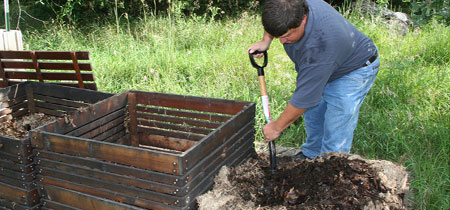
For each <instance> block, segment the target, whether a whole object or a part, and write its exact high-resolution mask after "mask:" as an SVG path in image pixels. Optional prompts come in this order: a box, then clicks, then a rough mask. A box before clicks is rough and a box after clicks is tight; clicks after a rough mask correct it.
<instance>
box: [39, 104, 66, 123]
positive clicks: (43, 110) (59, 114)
mask: <svg viewBox="0 0 450 210" xmlns="http://www.w3.org/2000/svg"><path fill="white" fill-rule="evenodd" d="M36 112H39V113H44V114H46V115H52V116H55V117H63V116H64V115H65V113H64V112H62V111H57V110H54V109H46V108H43V107H36ZM50 124H51V123H50Z"/></svg>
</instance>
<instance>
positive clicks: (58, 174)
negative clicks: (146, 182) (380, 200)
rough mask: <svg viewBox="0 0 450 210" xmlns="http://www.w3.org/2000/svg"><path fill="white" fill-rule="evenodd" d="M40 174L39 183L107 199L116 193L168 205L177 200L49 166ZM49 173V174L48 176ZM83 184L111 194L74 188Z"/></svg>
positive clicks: (173, 197) (113, 197)
mask: <svg viewBox="0 0 450 210" xmlns="http://www.w3.org/2000/svg"><path fill="white" fill-rule="evenodd" d="M41 174H42V176H39V177H38V180H39V183H44V184H51V185H55V186H58V187H64V188H67V189H71V190H81V191H80V192H82V193H88V194H91V195H95V196H101V197H104V198H107V199H112V200H115V199H116V198H115V195H117V194H118V193H120V194H122V195H124V196H130V197H137V198H141V199H145V200H149V201H155V202H159V203H167V204H170V205H175V203H176V201H177V199H178V198H177V197H175V196H170V195H167V194H162V193H157V192H153V191H149V190H144V189H140V188H135V187H130V186H127V185H121V184H117V183H114V182H106V181H103V180H99V179H94V178H90V177H85V176H79V175H76V174H69V173H65V172H62V171H59V170H53V169H49V168H42V173H41ZM50 175H51V176H50ZM75 183H77V184H80V185H84V186H86V187H88V188H95V189H96V190H99V191H109V192H111V194H113V195H112V196H108V195H106V194H102V195H100V194H97V193H96V192H94V191H92V190H90V189H86V188H85V189H81V188H78V189H77V188H75V187H74V186H79V185H76V184H75ZM116 201H122V200H116ZM130 204H132V205H136V204H135V203H130Z"/></svg>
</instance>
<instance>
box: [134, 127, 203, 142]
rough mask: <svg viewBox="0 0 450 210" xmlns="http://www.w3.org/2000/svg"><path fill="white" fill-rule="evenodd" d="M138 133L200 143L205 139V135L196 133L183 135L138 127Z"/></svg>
mask: <svg viewBox="0 0 450 210" xmlns="http://www.w3.org/2000/svg"><path fill="white" fill-rule="evenodd" d="M138 133H142V135H160V136H167V137H173V138H179V139H187V140H192V141H199V140H201V139H203V138H204V137H205V135H201V134H194V133H182V132H175V131H168V130H162V129H156V128H146V127H141V126H139V127H138Z"/></svg>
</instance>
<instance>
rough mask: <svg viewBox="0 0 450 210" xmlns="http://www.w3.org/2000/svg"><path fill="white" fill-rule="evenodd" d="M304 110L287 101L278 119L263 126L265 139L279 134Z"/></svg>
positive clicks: (273, 138) (269, 139)
mask: <svg viewBox="0 0 450 210" xmlns="http://www.w3.org/2000/svg"><path fill="white" fill-rule="evenodd" d="M305 111H306V109H305V108H296V107H294V106H292V105H291V104H290V103H288V105H287V107H286V109H284V111H283V113H281V115H280V117H278V119H276V120H273V121H271V122H269V123H267V125H265V126H264V128H263V133H264V138H265V139H266V141H273V140H275V139H276V138H278V137H279V136H280V135H281V132H283V131H284V129H286V128H287V127H289V125H291V124H292V123H294V122H295V121H296V120H297V119H298V118H299V117H300V116H302V115H303V113H304V112H305Z"/></svg>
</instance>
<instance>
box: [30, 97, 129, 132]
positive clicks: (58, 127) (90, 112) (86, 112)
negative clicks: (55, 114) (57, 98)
mask: <svg viewBox="0 0 450 210" xmlns="http://www.w3.org/2000/svg"><path fill="white" fill-rule="evenodd" d="M72 89H77V88H72ZM78 90H84V89H78ZM84 91H87V90H84ZM40 92H42V91H40ZM94 92H95V91H94ZM46 95H49V94H46ZM126 96H127V95H126V94H119V95H114V96H111V97H110V98H109V99H108V100H104V101H101V102H99V103H95V104H93V105H89V106H88V107H87V108H86V109H81V110H80V112H78V113H76V114H72V115H70V116H69V118H70V119H71V121H72V123H66V122H65V120H64V119H60V120H57V122H56V123H53V124H49V125H47V126H44V127H41V128H39V130H42V131H49V132H52V133H60V134H65V133H68V132H71V131H73V130H75V129H76V128H78V127H82V126H84V125H86V124H89V123H90V122H92V121H95V120H97V119H100V118H102V117H104V116H106V115H108V114H110V113H113V112H115V111H116V110H120V109H124V108H125V106H126V103H127V102H126ZM97 100H99V99H97ZM83 101H86V99H85V100H83ZM90 101H92V100H91V99H90ZM74 125H75V127H74ZM37 131H38V130H36V132H37Z"/></svg>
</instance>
